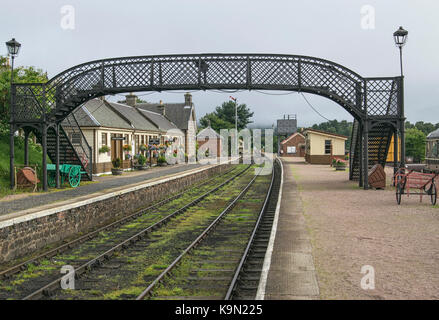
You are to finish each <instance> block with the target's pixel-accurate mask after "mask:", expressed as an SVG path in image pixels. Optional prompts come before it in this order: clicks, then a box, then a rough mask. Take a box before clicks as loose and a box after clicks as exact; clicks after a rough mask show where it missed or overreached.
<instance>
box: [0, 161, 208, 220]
mask: <svg viewBox="0 0 439 320" xmlns="http://www.w3.org/2000/svg"><path fill="white" fill-rule="evenodd" d="M201 167H203V166H202V165H201V164H177V165H173V166H168V167H154V168H152V169H148V170H145V171H134V172H125V173H124V174H123V175H120V176H101V177H94V180H93V181H94V182H93V183H89V184H85V185H82V186H79V187H77V188H69V189H64V190H63V189H59V190H56V191H55V192H45V193H36V194H26V193H23V194H20V195H17V196H14V197H12V199H7V198H8V197H6V199H7V200H0V221H4V220H8V219H10V218H14V217H17V216H20V215H23V214H28V213H33V212H38V211H43V210H46V209H49V208H52V207H59V206H61V205H63V204H67V203H76V202H79V201H82V200H85V199H91V198H94V197H96V196H99V195H102V194H105V193H111V192H115V191H118V190H122V189H126V188H130V187H133V186H136V185H139V184H144V183H147V182H155V181H159V180H161V179H167V178H170V177H173V176H175V175H178V174H180V173H184V172H190V171H193V170H196V169H199V168H201Z"/></svg>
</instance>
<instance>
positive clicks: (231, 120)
mask: <svg viewBox="0 0 439 320" xmlns="http://www.w3.org/2000/svg"><path fill="white" fill-rule="evenodd" d="M237 113H238V130H242V129H244V128H246V127H247V125H248V124H249V123H252V122H253V121H251V120H250V118H251V117H253V114H254V112H251V111H250V109H249V108H248V107H247V105H245V104H239V105H238V108H237ZM209 120H210V126H211V127H212V129H214V130H215V131H218V132H219V130H220V129H232V128H235V103H234V102H233V101H227V102H223V104H222V105H221V106H218V107H216V108H215V111H214V112H212V113H208V114H206V115H205V116H204V117H202V118H201V119H200V124H201V126H202V127H207V126H208V125H209Z"/></svg>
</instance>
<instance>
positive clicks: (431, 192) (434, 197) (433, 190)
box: [430, 182, 437, 205]
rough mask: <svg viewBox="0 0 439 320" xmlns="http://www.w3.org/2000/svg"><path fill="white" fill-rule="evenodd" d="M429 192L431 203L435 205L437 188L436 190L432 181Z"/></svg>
mask: <svg viewBox="0 0 439 320" xmlns="http://www.w3.org/2000/svg"><path fill="white" fill-rule="evenodd" d="M430 194H431V204H432V205H435V204H436V199H437V190H436V186H435V184H434V182H433V183H432V184H431V187H430Z"/></svg>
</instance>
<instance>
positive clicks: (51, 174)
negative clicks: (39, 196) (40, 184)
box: [47, 164, 85, 188]
mask: <svg viewBox="0 0 439 320" xmlns="http://www.w3.org/2000/svg"><path fill="white" fill-rule="evenodd" d="M83 173H85V172H83V171H81V166H80V165H74V164H61V165H60V166H59V176H60V180H61V181H60V182H61V185H63V184H64V182H66V181H68V183H69V184H70V186H71V187H72V188H76V187H77V186H79V184H80V182H81V174H83ZM47 184H48V185H49V187H52V188H53V187H55V186H56V165H54V164H48V165H47Z"/></svg>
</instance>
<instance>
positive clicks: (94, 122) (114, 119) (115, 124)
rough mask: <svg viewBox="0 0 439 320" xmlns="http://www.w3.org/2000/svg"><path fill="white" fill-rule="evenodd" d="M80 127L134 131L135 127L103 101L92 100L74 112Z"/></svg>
mask: <svg viewBox="0 0 439 320" xmlns="http://www.w3.org/2000/svg"><path fill="white" fill-rule="evenodd" d="M74 114H75V117H76V120H77V121H78V124H79V126H80V127H110V128H119V129H133V127H132V126H131V125H130V124H129V123H128V122H127V121H125V120H124V119H123V118H121V117H120V116H119V115H118V114H117V113H116V112H114V111H113V110H112V109H111V108H110V107H109V106H108V105H107V104H106V103H105V102H104V101H103V100H101V99H92V100H89V101H87V102H86V103H85V104H83V105H82V106H80V107H78V108H77V109H76V110H75V111H74Z"/></svg>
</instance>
